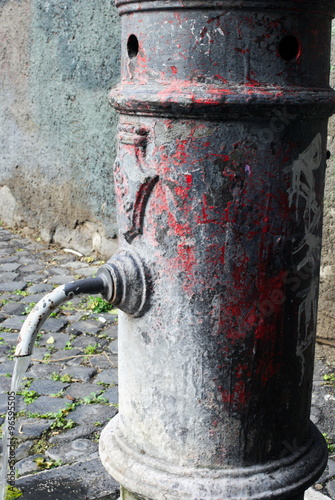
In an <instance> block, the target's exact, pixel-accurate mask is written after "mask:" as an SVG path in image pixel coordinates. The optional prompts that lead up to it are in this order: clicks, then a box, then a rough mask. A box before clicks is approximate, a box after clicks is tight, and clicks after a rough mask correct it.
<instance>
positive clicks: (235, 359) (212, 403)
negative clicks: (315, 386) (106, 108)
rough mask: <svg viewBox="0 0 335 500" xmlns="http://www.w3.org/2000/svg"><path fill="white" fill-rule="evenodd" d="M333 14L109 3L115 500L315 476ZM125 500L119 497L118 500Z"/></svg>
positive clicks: (303, 7)
mask: <svg viewBox="0 0 335 500" xmlns="http://www.w3.org/2000/svg"><path fill="white" fill-rule="evenodd" d="M334 6H335V2H334V1H326V2H322V3H320V2H316V1H309V2H301V1H298V0H296V1H293V0H292V1H277V2H276V3H274V2H271V1H270V2H268V1H251V0H250V1H244V2H242V1H238V0H235V1H225V0H222V1H214V2H201V1H197V0H195V1H186V0H185V1H183V2H181V1H177V0H174V1H155V0H150V1H144V2H132V1H120V2H119V4H118V7H119V9H120V12H121V14H122V29H123V44H122V51H123V52H122V81H121V83H120V85H119V86H118V87H117V88H116V89H114V90H113V91H112V93H111V102H112V104H113V105H114V106H115V107H116V108H117V109H118V110H119V111H120V113H121V115H120V127H119V147H118V158H117V161H116V163H115V179H116V192H117V197H118V216H119V226H120V239H121V247H122V248H123V249H125V250H126V249H134V250H136V252H137V254H138V255H139V256H140V257H141V259H142V261H144V262H145V266H146V267H147V268H148V269H149V270H150V274H151V279H152V296H151V303H150V308H149V310H148V311H147V312H146V313H145V314H144V315H143V316H142V317H139V318H133V317H131V318H130V317H129V316H127V315H126V314H123V313H121V314H120V327H119V330H120V331H119V367H120V368H119V371H120V373H119V394H120V405H119V415H118V417H116V418H115V419H113V420H112V422H111V423H110V424H109V426H107V428H106V430H105V431H104V433H103V435H102V438H101V441H100V454H101V458H102V461H103V463H104V465H105V467H106V468H107V470H108V471H109V472H110V473H111V474H112V475H113V476H114V477H115V478H116V479H117V480H119V481H120V482H121V484H122V485H123V493H122V495H123V497H122V498H124V499H126V498H142V497H143V498H149V499H154V500H156V499H157V500H158V499H165V500H166V499H186V498H188V499H194V500H196V499H197V500H200V499H205V498H206V499H217V500H218V499H228V498H234V499H241V498H249V499H254V500H256V499H260V498H262V499H270V498H271V499H291V500H293V498H295V497H297V498H300V496H302V494H303V491H304V490H305V489H306V488H307V487H308V486H309V485H310V484H311V483H312V482H313V481H314V480H315V479H316V478H317V477H318V475H319V474H320V473H321V471H322V469H323V467H324V465H325V461H326V455H327V453H326V448H325V445H324V443H323V441H322V437H321V435H320V434H319V433H318V431H317V430H316V429H315V428H314V426H313V425H312V424H311V423H310V421H309V412H310V398H311V387H312V372H313V354H314V337H315V327H316V311H317V297H318V275H319V265H320V250H321V233H322V200H323V187H324V171H325V161H326V133H327V118H328V116H329V115H330V114H331V113H332V112H333V111H334V109H335V98H334V93H333V91H331V90H330V89H329V86H328V77H329V40H330V23H331V17H332V15H333V13H334ZM127 495H128V496H127Z"/></svg>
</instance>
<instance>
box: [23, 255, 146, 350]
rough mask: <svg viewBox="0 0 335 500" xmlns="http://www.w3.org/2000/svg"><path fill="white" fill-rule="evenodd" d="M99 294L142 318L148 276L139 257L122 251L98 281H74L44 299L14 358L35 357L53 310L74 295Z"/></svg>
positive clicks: (30, 317)
mask: <svg viewBox="0 0 335 500" xmlns="http://www.w3.org/2000/svg"><path fill="white" fill-rule="evenodd" d="M88 293H89V294H98V293H100V294H101V295H102V297H103V298H104V299H105V300H106V301H107V302H109V303H110V304H114V305H115V307H118V308H119V309H121V310H122V311H124V312H126V313H127V314H130V315H133V316H140V315H142V314H144V312H145V310H146V307H147V304H148V286H147V276H146V271H145V268H144V265H143V263H142V261H141V259H140V258H139V256H138V255H137V254H136V253H135V252H134V251H130V250H122V251H120V252H118V253H117V254H115V255H113V257H112V258H111V259H110V260H109V261H108V262H106V264H104V265H103V266H101V268H100V269H99V270H98V276H97V277H96V278H87V279H82V280H78V281H72V282H71V283H67V284H66V285H62V286H59V287H57V288H56V289H55V290H53V291H52V292H50V293H48V294H47V295H46V296H45V297H43V299H41V300H40V301H39V302H38V303H37V304H36V306H35V307H34V308H33V310H32V311H31V313H30V314H29V315H28V316H27V318H26V320H25V322H24V323H23V325H22V328H21V331H20V334H19V340H18V345H17V347H16V350H15V356H17V357H22V356H30V355H31V354H32V350H33V346H34V342H35V339H36V336H37V333H38V331H39V329H40V328H41V326H42V325H43V323H44V321H45V320H46V319H47V318H48V317H49V316H50V314H51V313H52V311H53V310H54V309H56V308H57V307H59V306H60V305H61V304H63V303H64V302H66V301H67V300H70V299H72V297H74V296H75V295H81V294H88Z"/></svg>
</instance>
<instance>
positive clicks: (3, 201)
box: [0, 0, 120, 257]
mask: <svg viewBox="0 0 335 500" xmlns="http://www.w3.org/2000/svg"><path fill="white" fill-rule="evenodd" d="M119 40H120V33H119V18H118V15H117V13H116V9H115V7H114V5H113V2H112V0H104V1H101V0H100V1H98V2H96V1H92V0H0V219H1V220H2V221H3V222H5V223H6V224H8V225H10V226H12V227H15V226H19V227H25V230H26V232H29V231H30V232H31V230H33V234H34V235H35V236H36V237H38V236H40V237H42V239H43V240H45V241H48V242H50V241H51V242H55V243H59V244H61V245H62V246H66V247H71V248H74V249H77V250H79V251H81V252H83V253H84V254H89V253H91V252H92V250H95V251H96V252H97V253H98V254H100V255H102V256H104V257H107V256H108V255H109V256H110V254H111V253H112V252H113V251H114V250H115V245H116V240H115V237H116V234H117V227H116V220H115V208H114V195H113V178H112V165H113V159H114V154H115V153H114V151H115V145H114V141H115V131H116V120H117V118H116V114H115V112H114V110H113V109H112V108H111V107H110V106H109V104H108V101H107V94H108V89H110V88H111V87H113V86H114V85H115V83H117V81H118V79H119V65H120V64H119V63H120V62H119V57H120V47H119Z"/></svg>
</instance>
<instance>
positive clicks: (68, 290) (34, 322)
mask: <svg viewBox="0 0 335 500" xmlns="http://www.w3.org/2000/svg"><path fill="white" fill-rule="evenodd" d="M109 285H110V284H109V283H107V281H106V279H105V277H104V276H99V277H97V278H88V279H82V280H78V281H73V282H71V283H67V284H66V285H62V286H59V287H57V288H56V289H55V290H53V291H52V292H50V293H48V294H47V295H46V296H45V297H43V299H41V300H40V301H39V302H38V303H37V304H36V305H35V307H34V308H33V310H32V311H31V312H30V314H29V315H28V317H27V318H26V320H25V322H24V323H23V325H22V328H21V331H20V335H19V343H18V345H17V347H16V350H15V356H17V357H22V356H30V355H31V354H32V350H33V346H34V342H35V339H36V336H37V333H38V331H39V329H40V328H41V326H42V325H43V323H44V321H45V320H46V319H47V318H48V317H49V316H50V314H51V313H52V311H53V310H54V309H56V308H57V307H59V306H60V305H61V304H63V303H64V302H66V301H67V300H70V299H71V298H72V297H74V296H75V295H81V294H87V293H91V294H97V293H103V292H104V291H105V290H106V288H107V287H108V286H109Z"/></svg>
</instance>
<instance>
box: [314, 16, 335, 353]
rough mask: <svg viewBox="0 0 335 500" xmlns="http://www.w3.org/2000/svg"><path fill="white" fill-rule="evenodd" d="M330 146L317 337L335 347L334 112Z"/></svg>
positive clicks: (333, 79) (334, 79) (334, 69)
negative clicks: (329, 341) (328, 341)
mask: <svg viewBox="0 0 335 500" xmlns="http://www.w3.org/2000/svg"><path fill="white" fill-rule="evenodd" d="M330 85H331V87H333V88H335V23H333V28H332V57H331V66H330ZM328 149H329V151H330V154H331V156H330V159H329V160H328V162H327V163H328V166H327V174H326V186H325V202H324V225H323V245H322V266H321V284H320V296H319V312H318V337H319V338H320V340H321V339H324V340H325V342H327V340H329V339H331V340H333V342H334V347H335V308H334V305H335V115H334V116H332V117H331V118H330V120H329V127H328ZM333 342H331V344H332V343H333ZM325 345H327V343H325Z"/></svg>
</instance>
